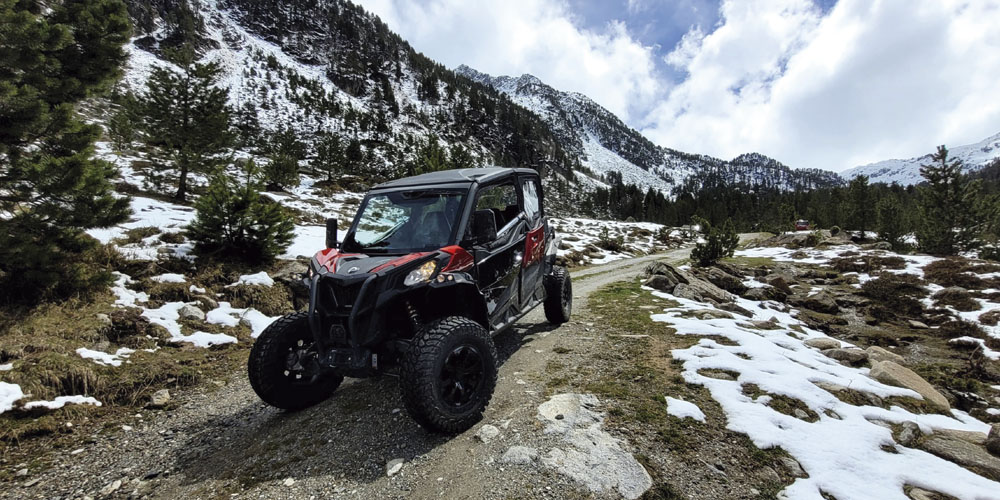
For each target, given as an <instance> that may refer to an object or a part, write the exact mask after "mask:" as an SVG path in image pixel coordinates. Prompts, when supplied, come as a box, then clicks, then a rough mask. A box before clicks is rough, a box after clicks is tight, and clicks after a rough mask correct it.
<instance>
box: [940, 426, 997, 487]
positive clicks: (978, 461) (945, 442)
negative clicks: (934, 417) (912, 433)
mask: <svg viewBox="0 0 1000 500" xmlns="http://www.w3.org/2000/svg"><path fill="white" fill-rule="evenodd" d="M920 448H922V449H924V450H925V451H928V452H930V453H933V454H935V455H937V456H939V457H941V458H943V459H945V460H949V461H952V462H954V463H956V464H958V465H961V466H962V467H965V468H967V469H970V470H972V471H975V472H977V473H979V474H982V475H983V476H986V477H988V478H990V479H993V480H1000V458H997V457H994V456H993V455H990V454H989V453H988V452H987V451H986V450H984V449H983V448H982V447H980V446H977V445H975V444H972V443H970V442H968V441H966V440H964V439H959V438H957V437H955V436H951V435H948V434H941V433H935V434H931V435H930V436H929V437H928V438H927V439H925V440H924V441H923V442H922V443H921V444H920Z"/></svg>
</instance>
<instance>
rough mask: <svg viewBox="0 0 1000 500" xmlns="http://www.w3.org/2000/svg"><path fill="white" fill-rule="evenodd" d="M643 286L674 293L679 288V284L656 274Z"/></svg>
mask: <svg viewBox="0 0 1000 500" xmlns="http://www.w3.org/2000/svg"><path fill="white" fill-rule="evenodd" d="M643 285H644V286H648V287H650V288H652V289H654V290H659V291H661V292H666V293H674V288H675V287H676V286H677V283H676V282H674V281H672V280H671V279H670V278H669V277H667V276H661V275H659V274H654V275H653V276H650V277H649V279H647V280H646V281H645V282H644V283H643Z"/></svg>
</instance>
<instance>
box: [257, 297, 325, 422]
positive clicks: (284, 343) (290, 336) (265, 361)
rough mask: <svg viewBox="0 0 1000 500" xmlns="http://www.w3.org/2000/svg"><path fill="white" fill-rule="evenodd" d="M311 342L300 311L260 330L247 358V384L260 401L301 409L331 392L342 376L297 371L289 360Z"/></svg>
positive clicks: (309, 333) (305, 319) (305, 321)
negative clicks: (248, 381) (248, 380)
mask: <svg viewBox="0 0 1000 500" xmlns="http://www.w3.org/2000/svg"><path fill="white" fill-rule="evenodd" d="M300 342H301V343H300ZM312 343H313V337H312V332H310V331H309V315H308V314H307V313H304V312H297V313H294V314H288V315H286V316H282V317H280V318H278V319H277V320H275V321H274V322H273V323H271V324H270V325H268V327H267V328H265V329H264V331H263V332H262V333H261V334H260V337H258V338H257V342H255V343H254V345H253V349H251V350H250V359H249V360H248V361H247V374H248V376H249V378H250V386H251V387H253V390H254V392H256V393H257V396H259V397H260V399H261V400H263V401H264V402H265V403H267V404H269V405H271V406H274V407H277V408H281V409H284V410H301V409H303V408H308V407H310V406H312V405H315V404H316V403H319V402H320V401H323V400H325V399H327V398H329V397H330V395H331V394H333V391H335V390H336V389H337V387H338V386H340V383H341V382H343V381H344V377H343V376H341V375H337V374H334V373H316V372H315V370H312V371H308V370H299V369H296V368H295V367H294V364H291V363H290V360H291V357H290V356H292V355H295V354H296V353H299V352H305V351H308V350H309V348H310V346H311V345H312ZM299 365H300V367H301V363H300V364H299ZM297 376H298V377H297ZM299 377H301V378H299Z"/></svg>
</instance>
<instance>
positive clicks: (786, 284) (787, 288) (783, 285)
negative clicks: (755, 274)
mask: <svg viewBox="0 0 1000 500" xmlns="http://www.w3.org/2000/svg"><path fill="white" fill-rule="evenodd" d="M763 281H764V283H767V284H768V285H771V286H773V287H774V288H777V289H778V290H781V291H782V292H784V293H785V294H786V295H791V293H792V283H793V281H792V280H791V279H789V277H788V276H786V275H784V274H769V275H767V276H764V280H763Z"/></svg>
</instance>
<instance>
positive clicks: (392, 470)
mask: <svg viewBox="0 0 1000 500" xmlns="http://www.w3.org/2000/svg"><path fill="white" fill-rule="evenodd" d="M401 470H403V459H402V458H396V459H393V460H390V461H389V463H387V464H385V475H386V476H388V477H392V476H395V475H396V474H398V473H399V471H401Z"/></svg>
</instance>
